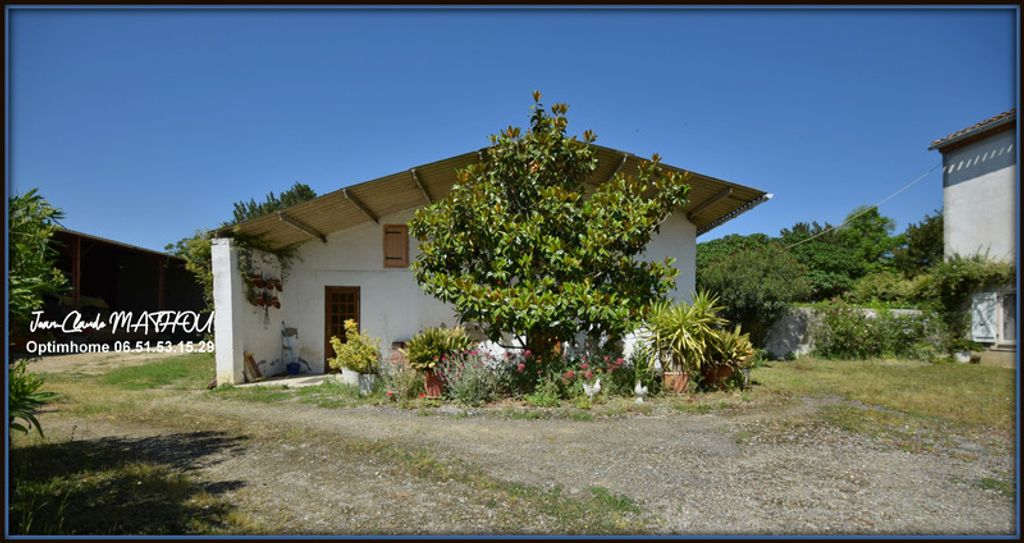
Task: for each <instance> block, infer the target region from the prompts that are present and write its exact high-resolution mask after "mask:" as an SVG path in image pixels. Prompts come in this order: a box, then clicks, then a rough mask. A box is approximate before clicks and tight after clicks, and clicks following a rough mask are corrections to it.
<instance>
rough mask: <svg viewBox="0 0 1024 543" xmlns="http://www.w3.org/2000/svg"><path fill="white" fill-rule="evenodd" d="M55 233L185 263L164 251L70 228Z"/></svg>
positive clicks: (180, 258) (60, 228)
mask: <svg viewBox="0 0 1024 543" xmlns="http://www.w3.org/2000/svg"><path fill="white" fill-rule="evenodd" d="M57 233H60V234H65V235H70V236H78V237H80V238H84V239H88V240H92V241H98V242H100V243H107V244H110V245H117V246H118V247H123V248H125V249H131V250H132V251H138V252H140V253H149V254H152V255H154V256H163V257H167V258H172V259H175V260H180V261H182V262H184V261H185V259H184V258H182V257H180V256H177V255H173V254H171V253H167V252H164V251H154V250H153V249H147V248H145V247H139V246H138V245H132V244H130V243H124V242H123V241H117V240H113V239H109V238H104V237H100V236H94V235H92V234H86V233H85V232H79V231H77V230H71V229H70V228H64V227H59V228H57Z"/></svg>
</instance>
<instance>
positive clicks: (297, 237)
mask: <svg viewBox="0 0 1024 543" xmlns="http://www.w3.org/2000/svg"><path fill="white" fill-rule="evenodd" d="M598 159H599V165H598V168H597V171H595V172H594V175H593V176H592V178H591V179H590V181H589V182H590V184H591V185H593V186H596V185H599V184H601V183H603V182H605V181H607V180H609V179H611V178H612V177H613V176H614V175H615V174H616V173H617V172H624V173H627V174H628V173H635V172H636V170H637V166H638V165H639V163H640V160H639V159H637V158H636V157H634V156H633V155H631V154H629V153H624V152H622V151H616V150H614V149H609V148H605V147H598ZM478 160H479V153H478V152H476V151H474V152H471V153H466V154H463V155H459V156H455V157H452V158H448V159H445V160H441V161H438V162H433V163H430V164H426V165H422V166H417V167H415V168H412V169H410V170H406V171H402V172H399V173H395V174H392V175H388V176H385V177H382V178H379V179H375V180H373V181H368V182H365V183H360V184H358V185H353V186H350V187H348V188H345V189H341V190H337V191H335V192H331V193H328V194H325V195H323V196H320V197H318V198H315V199H313V200H309V201H306V202H303V203H300V204H297V205H295V206H292V207H290V208H288V209H285V210H283V211H280V212H277V213H274V214H270V215H265V216H263V217H258V218H255V219H251V220H249V221H246V222H243V223H241V224H238V225H236V226H234V227H232V228H228V229H223V230H220V231H218V233H217V235H218V236H220V237H217V238H216V239H214V241H213V254H212V258H213V274H214V301H215V310H216V317H215V322H214V330H215V335H216V351H217V380H218V382H219V383H221V384H224V383H239V382H242V380H243V365H244V362H243V356H244V353H252V355H253V358H254V359H255V361H257V363H260V362H264V361H265V362H266V364H265V365H264V364H261V371H262V372H263V373H264V374H275V373H280V372H282V371H283V369H284V368H283V364H282V363H281V359H282V348H281V344H282V338H281V336H282V334H281V331H282V328H284V327H287V328H296V329H297V331H298V335H299V343H300V347H299V352H298V355H299V358H301V359H302V360H304V361H306V362H307V363H308V364H309V366H310V367H309V368H308V371H311V372H314V373H318V372H323V371H324V368H325V367H326V366H325V359H326V357H328V356H331V349H330V345H329V344H328V340H329V338H330V337H331V336H332V335H338V336H340V335H341V334H342V323H343V322H344V321H345V320H346V319H350V318H351V319H355V320H356V321H358V322H359V324H360V328H361V329H362V330H363V331H365V332H368V333H369V334H370V335H372V336H375V337H378V338H381V339H382V346H383V349H385V350H386V349H387V348H388V346H389V345H391V344H392V343H393V342H398V341H406V340H409V339H410V338H411V337H412V336H413V335H414V334H416V333H417V332H419V331H420V330H422V329H423V328H426V327H430V326H438V325H441V324H447V325H449V326H451V325H454V324H456V323H457V318H456V315H455V312H454V310H453V308H452V307H451V306H449V305H447V304H444V303H441V302H440V301H438V300H436V299H434V298H432V297H430V296H428V295H427V294H425V293H423V291H422V290H421V289H420V287H419V285H418V284H417V283H416V279H415V278H414V276H413V273H412V270H411V269H410V268H409V264H410V262H412V261H413V260H414V259H415V258H416V255H417V246H416V240H415V239H412V238H411V237H410V236H409V234H408V227H407V226H406V225H407V223H408V221H409V220H410V219H411V218H412V216H413V213H414V212H415V211H416V209H418V208H420V207H423V206H425V205H427V204H429V203H431V202H434V201H437V200H440V199H442V198H444V197H445V196H446V195H447V194H448V192H449V190H450V189H451V187H452V185H453V184H454V182H455V172H456V170H457V169H460V168H464V167H466V166H468V165H469V164H472V163H473V162H476V161H478ZM665 167H666V168H670V169H676V170H678V168H674V167H672V166H665ZM680 171H681V170H680ZM690 185H691V187H692V189H691V192H690V203H689V204H688V205H687V206H686V207H685V208H683V209H682V210H681V211H680V212H677V213H674V214H673V215H672V216H671V217H670V218H669V219H668V220H667V221H665V223H664V224H662V227H661V231H660V233H659V234H658V235H657V236H656V237H655V238H654V239H653V240H652V241H651V243H650V245H649V246H648V249H647V251H646V254H645V255H644V258H649V259H652V260H654V259H657V260H661V259H664V258H665V257H670V256H671V257H675V258H676V261H677V262H678V264H679V265H680V267H681V268H680V274H679V276H678V277H677V279H676V288H675V291H674V292H673V293H672V296H673V297H674V298H677V299H678V298H682V297H687V296H689V295H690V293H691V292H692V291H693V289H694V282H695V269H694V265H695V256H696V238H697V236H699V235H700V234H703V233H704V232H707V231H708V230H710V229H712V228H714V227H716V226H718V225H720V224H722V223H724V222H726V221H728V220H729V219H731V218H733V217H735V216H737V215H739V214H740V213H743V212H744V211H746V210H748V209H750V208H752V207H754V206H756V205H757V204H760V203H761V202H764V201H765V200H767V199H769V198H770V197H771V195H770V194H766V193H765V192H762V191H760V190H757V189H753V188H749V187H745V186H742V185H737V184H735V183H730V182H728V181H723V180H721V179H715V178H713V177H708V176H705V175H701V174H696V173H693V172H691V177H690ZM234 235H243V236H259V237H261V238H262V239H263V240H264V241H266V242H267V243H269V245H270V247H271V248H275V249H276V248H282V247H287V246H292V245H297V258H296V259H295V260H294V263H293V264H292V265H291V267H290V268H289V269H288V270H287V272H286V274H285V275H286V277H285V280H284V284H283V288H282V289H280V290H279V289H277V288H273V287H270V288H261V287H259V284H258V282H257V284H256V285H254V284H253V281H252V280H249V281H246V280H245V279H244V278H243V277H242V275H243V273H250V274H252V273H254V272H255V273H258V274H262V275H263V276H267V277H271V278H273V279H278V278H280V274H281V270H280V268H279V266H278V265H277V262H276V260H275V259H273V258H262V257H261V256H260V255H259V254H257V255H252V254H246V253H245V252H244V251H242V250H240V249H239V248H238V247H237V245H236V244H233V243H232V240H231V239H230V238H229V236H234ZM239 253H243V254H239ZM240 257H241V258H240ZM240 260H241V262H240ZM240 266H241V268H242V269H240ZM246 269H251V271H248V272H246ZM254 301H256V302H257V304H260V302H261V301H262V304H260V305H256V304H254V303H253V302H254ZM267 302H271V303H270V305H267ZM275 302H276V303H275ZM278 306H279V307H278ZM382 354H384V353H382Z"/></svg>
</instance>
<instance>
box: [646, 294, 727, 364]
mask: <svg viewBox="0 0 1024 543" xmlns="http://www.w3.org/2000/svg"><path fill="white" fill-rule="evenodd" d="M722 309H723V308H722V307H721V306H719V305H718V297H717V296H713V295H711V294H710V293H708V292H698V293H697V294H695V295H694V297H693V301H692V302H690V303H685V302H683V303H679V304H674V305H673V304H670V303H668V302H661V303H659V304H656V305H655V306H654V307H653V308H652V310H651V312H650V314H649V316H648V318H647V330H648V334H649V338H650V340H651V342H652V344H653V347H654V350H655V352H656V353H657V356H658V357H659V358H660V359H661V361H662V365H663V367H665V368H667V369H668V370H670V371H677V372H682V371H686V372H691V373H693V372H697V371H700V368H701V366H702V365H704V363H705V362H707V361H708V360H710V359H711V358H712V355H713V352H712V344H713V342H714V339H715V334H716V331H717V329H718V328H719V327H721V326H723V325H724V324H725V323H726V320H725V319H724V318H722V317H720V316H719V314H720V313H721V311H722Z"/></svg>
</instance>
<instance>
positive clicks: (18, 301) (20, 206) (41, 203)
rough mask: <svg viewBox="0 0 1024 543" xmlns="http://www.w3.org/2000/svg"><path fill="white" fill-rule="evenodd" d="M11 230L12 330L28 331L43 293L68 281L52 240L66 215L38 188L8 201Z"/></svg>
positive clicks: (47, 292)
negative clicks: (29, 323)
mask: <svg viewBox="0 0 1024 543" xmlns="http://www.w3.org/2000/svg"><path fill="white" fill-rule="evenodd" d="M7 205H8V209H9V210H10V211H9V213H10V215H9V223H8V226H9V230H8V240H7V242H8V247H9V261H8V268H7V269H8V271H9V274H8V281H9V282H8V304H7V307H8V310H9V314H10V318H11V321H12V322H11V323H10V324H11V325H12V326H11V327H10V328H9V330H10V331H11V332H13V333H24V332H26V330H24V329H23V328H22V327H23V326H27V323H28V322H29V320H30V319H31V316H32V312H33V311H36V310H38V309H39V308H41V307H42V305H43V296H45V295H48V294H59V293H60V292H61V291H62V290H63V289H64V287H65V285H66V284H67V279H66V278H65V277H64V274H63V273H61V271H60V270H59V269H58V268H57V266H56V265H55V262H56V260H57V251H56V249H55V248H54V246H53V243H51V238H52V237H53V233H54V232H56V231H57V221H58V220H60V219H62V218H63V217H64V214H63V212H61V210H59V209H57V208H55V207H53V206H52V205H50V203H49V202H48V201H47V200H46V198H43V197H42V196H41V195H40V194H39V193H38V192H37V191H36V189H32V190H30V191H28V192H26V193H25V194H22V195H20V196H12V197H10V199H9V200H8V201H7Z"/></svg>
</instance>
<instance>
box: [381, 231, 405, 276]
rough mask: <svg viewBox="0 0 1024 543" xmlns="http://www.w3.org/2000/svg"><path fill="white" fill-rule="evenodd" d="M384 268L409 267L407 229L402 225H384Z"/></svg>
mask: <svg viewBox="0 0 1024 543" xmlns="http://www.w3.org/2000/svg"><path fill="white" fill-rule="evenodd" d="M384 267H385V268H407V267H409V227H408V226H406V225H404V224H385V225H384Z"/></svg>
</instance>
